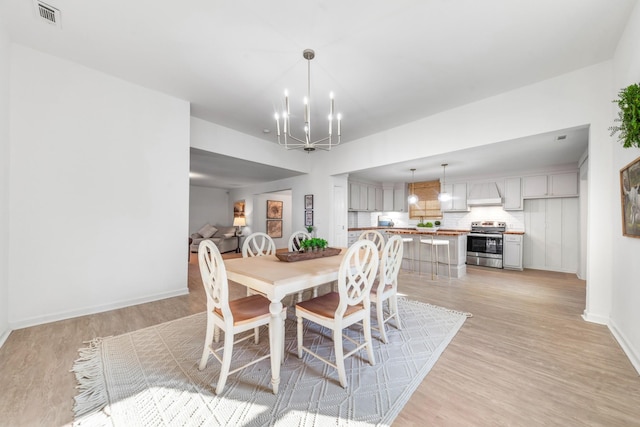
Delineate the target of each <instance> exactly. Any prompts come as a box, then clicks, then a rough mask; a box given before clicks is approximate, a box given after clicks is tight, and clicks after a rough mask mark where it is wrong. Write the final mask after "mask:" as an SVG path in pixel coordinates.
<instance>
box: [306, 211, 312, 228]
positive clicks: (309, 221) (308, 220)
mask: <svg viewBox="0 0 640 427" xmlns="http://www.w3.org/2000/svg"><path fill="white" fill-rule="evenodd" d="M310 225H313V211H304V226H305V227H308V226H310Z"/></svg>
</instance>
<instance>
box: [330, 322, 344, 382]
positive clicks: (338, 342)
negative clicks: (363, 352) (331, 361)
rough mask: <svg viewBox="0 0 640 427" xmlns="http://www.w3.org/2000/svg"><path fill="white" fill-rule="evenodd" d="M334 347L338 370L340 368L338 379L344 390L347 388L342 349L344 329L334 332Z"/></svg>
mask: <svg viewBox="0 0 640 427" xmlns="http://www.w3.org/2000/svg"><path fill="white" fill-rule="evenodd" d="M333 347H334V349H335V351H334V352H335V354H336V368H338V378H340V385H341V386H342V388H347V371H346V370H345V369H344V351H343V348H342V329H335V330H334V331H333Z"/></svg>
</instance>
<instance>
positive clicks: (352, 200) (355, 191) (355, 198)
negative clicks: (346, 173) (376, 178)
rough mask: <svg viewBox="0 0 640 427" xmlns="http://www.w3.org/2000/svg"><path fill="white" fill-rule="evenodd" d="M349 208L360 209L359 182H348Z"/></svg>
mask: <svg viewBox="0 0 640 427" xmlns="http://www.w3.org/2000/svg"><path fill="white" fill-rule="evenodd" d="M365 190H366V189H365ZM349 210H350V211H359V210H360V184H358V183H356V182H350V183H349Z"/></svg>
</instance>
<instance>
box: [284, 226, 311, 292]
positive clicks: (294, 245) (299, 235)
mask: <svg viewBox="0 0 640 427" xmlns="http://www.w3.org/2000/svg"><path fill="white" fill-rule="evenodd" d="M310 238H311V234H309V233H307V232H306V231H303V230H298V231H295V232H293V233H292V234H291V236H289V243H288V245H287V248H288V249H289V252H298V251H299V250H300V249H301V248H302V241H303V240H307V239H310ZM312 292H313V293H312V297H313V298H315V297H317V296H318V287H317V286H316V287H314V288H313V291H312ZM303 295H304V292H302V291H300V292H298V299H297V302H300V301H302V296H303Z"/></svg>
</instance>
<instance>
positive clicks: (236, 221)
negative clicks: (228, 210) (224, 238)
mask: <svg viewBox="0 0 640 427" xmlns="http://www.w3.org/2000/svg"><path fill="white" fill-rule="evenodd" d="M246 225H247V220H246V218H245V217H243V216H237V217H235V218H233V226H234V227H244V226H246Z"/></svg>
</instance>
